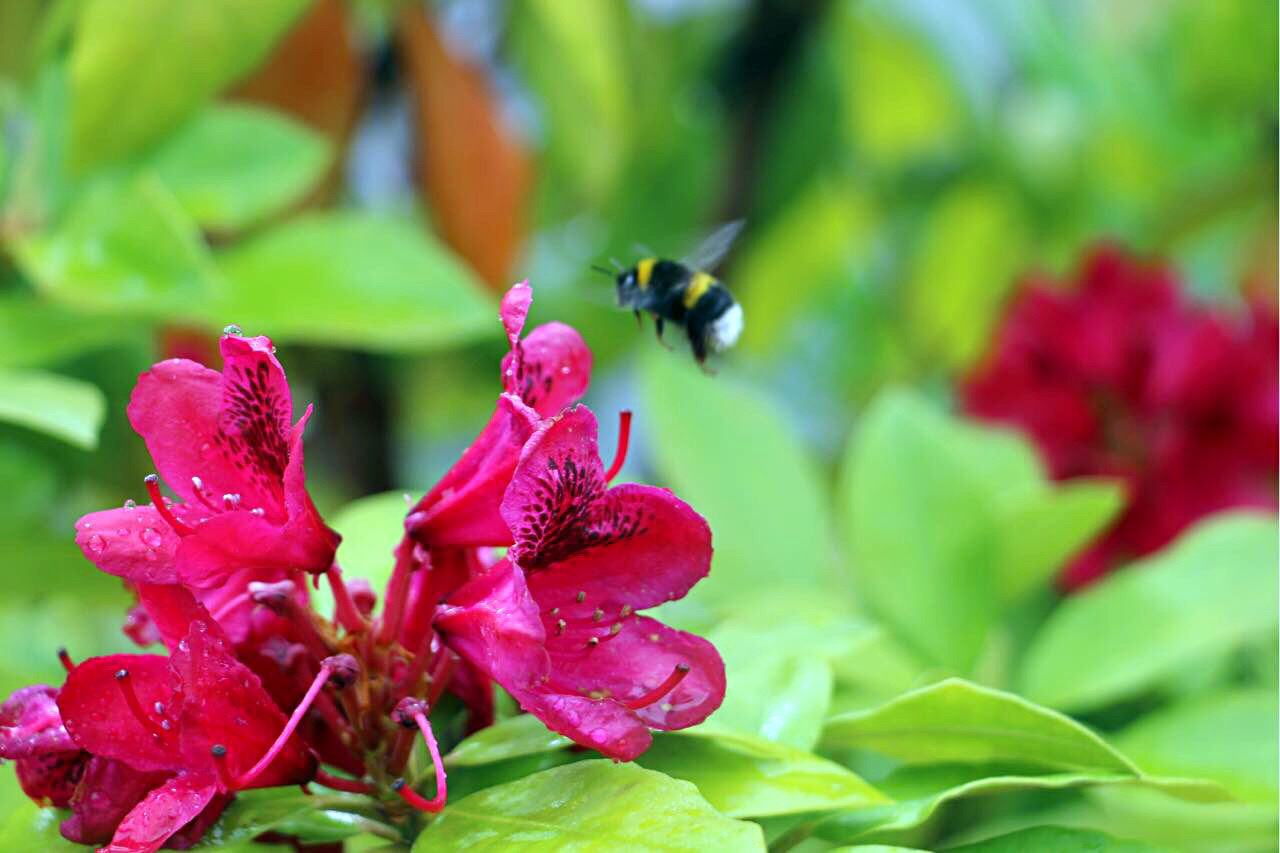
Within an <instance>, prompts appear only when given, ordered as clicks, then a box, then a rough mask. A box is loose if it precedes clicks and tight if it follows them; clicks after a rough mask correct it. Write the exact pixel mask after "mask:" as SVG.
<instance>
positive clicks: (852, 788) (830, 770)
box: [636, 730, 886, 817]
mask: <svg viewBox="0 0 1280 853" xmlns="http://www.w3.org/2000/svg"><path fill="white" fill-rule="evenodd" d="M636 763H637V764H640V765H641V766H643V767H648V768H650V769H653V770H659V771H661V772H663V773H665V774H667V775H668V776H674V777H675V778H677V779H684V780H685V781H688V782H692V783H693V784H695V785H697V786H698V790H699V791H700V792H701V793H702V796H703V797H705V798H706V800H707V802H709V803H711V805H712V806H714V807H715V808H716V809H717V810H718V811H720V812H721V813H723V814H726V815H729V816H731V817H769V816H773V815H785V814H803V813H808V812H830V811H833V810H836V809H841V808H860V807H864V806H872V805H875V804H877V803H883V802H885V801H886V799H885V797H884V795H883V794H881V793H880V792H879V791H877V790H876V789H875V788H873V787H872V786H871V785H869V784H867V783H866V782H864V781H863V780H862V778H861V777H859V776H857V775H856V774H854V773H853V772H852V771H850V770H847V769H845V768H844V767H841V766H840V765H839V764H836V763H834V762H832V761H828V760H827V759H825V758H819V757H818V756H816V755H812V754H810V753H808V752H804V751H803V750H799V749H795V748H793V747H789V746H787V745H786V744H781V743H773V742H770V741H767V740H763V739H761V738H758V737H752V736H750V735H740V734H736V733H728V732H711V731H698V730H689V731H686V732H672V733H667V734H659V735H656V736H655V737H654V739H653V746H651V747H649V749H648V751H646V752H645V753H644V754H643V755H641V756H640V757H639V758H637V759H636Z"/></svg>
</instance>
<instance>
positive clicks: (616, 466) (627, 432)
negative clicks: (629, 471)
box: [604, 409, 631, 483]
mask: <svg viewBox="0 0 1280 853" xmlns="http://www.w3.org/2000/svg"><path fill="white" fill-rule="evenodd" d="M630 441H631V412H629V411H627V410H626V409H623V410H622V411H621V412H618V449H617V452H615V453H614V454H613V464H612V465H610V466H609V471H608V473H606V474H605V475H604V481H605V482H606V483H608V482H609V481H610V480H612V479H613V478H614V477H616V476H618V472H619V471H621V470H622V466H623V463H625V462H626V461H627V445H628V443H630Z"/></svg>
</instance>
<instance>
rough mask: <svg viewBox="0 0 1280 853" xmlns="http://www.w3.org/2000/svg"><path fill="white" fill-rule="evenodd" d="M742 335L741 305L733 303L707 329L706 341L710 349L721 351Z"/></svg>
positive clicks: (734, 342)
mask: <svg viewBox="0 0 1280 853" xmlns="http://www.w3.org/2000/svg"><path fill="white" fill-rule="evenodd" d="M741 335H742V306H741V305H739V304H738V303H736V302H735V303H734V304H733V305H731V306H730V307H729V310H727V311H725V312H724V313H723V314H721V315H720V316H719V317H717V318H716V319H715V321H714V322H713V323H712V324H711V325H710V326H709V327H708V329H707V341H708V343H710V344H711V349H713V350H714V351H716V352H723V351H724V350H727V349H728V348H729V347H731V346H733V345H734V344H736V343H737V342H738V338H739V336H741Z"/></svg>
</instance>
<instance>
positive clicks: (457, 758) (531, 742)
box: [444, 714, 573, 767]
mask: <svg viewBox="0 0 1280 853" xmlns="http://www.w3.org/2000/svg"><path fill="white" fill-rule="evenodd" d="M572 743H573V741H571V740H569V738H567V737H565V736H564V735H558V734H555V733H554V732H552V731H550V730H549V729H548V728H547V727H546V726H545V725H543V723H542V721H541V720H539V719H538V718H537V717H535V716H533V715H532V714H519V715H517V716H514V717H511V718H509V719H506V720H502V721H501V722H499V723H496V724H494V725H492V726H489V727H488V728H485V729H481V730H480V731H478V732H476V733H475V734H473V735H471V736H470V737H468V738H467V739H466V740H464V741H463V742H462V743H460V744H458V745H457V746H456V747H454V748H453V751H452V752H450V753H449V754H448V755H446V756H445V757H444V761H445V764H447V765H448V766H449V767H474V766H478V765H481V764H492V763H494V762H497V761H506V760H508V759H511V758H520V757H522V756H525V755H536V754H537V753H540V752H547V751H549V750H555V749H564V748H566V747H568V746H569V745H571V744H572Z"/></svg>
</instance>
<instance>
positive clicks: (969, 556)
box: [780, 392, 999, 672]
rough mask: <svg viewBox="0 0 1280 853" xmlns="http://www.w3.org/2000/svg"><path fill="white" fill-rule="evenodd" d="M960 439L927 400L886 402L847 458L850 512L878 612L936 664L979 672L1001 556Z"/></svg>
mask: <svg viewBox="0 0 1280 853" xmlns="http://www.w3.org/2000/svg"><path fill="white" fill-rule="evenodd" d="M952 435H953V431H952V430H951V429H950V428H949V425H948V422H947V420H946V419H945V417H943V416H942V415H941V414H940V413H938V412H936V411H935V410H933V409H932V408H931V407H930V406H928V405H927V404H926V403H924V402H923V401H921V400H919V399H918V398H916V397H914V396H910V395H908V394H905V393H900V392H890V393H885V394H882V395H880V396H879V397H877V398H876V400H875V401H874V402H873V403H872V405H871V407H870V408H869V409H868V410H867V412H866V414H865V415H864V416H863V420H862V423H861V425H860V427H859V430H858V434H857V435H856V437H855V438H854V440H853V441H852V442H851V443H850V445H849V449H848V451H847V453H846V456H845V462H844V466H843V471H842V474H841V504H842V505H843V507H844V508H845V513H846V518H847V519H848V523H847V526H846V531H847V540H848V547H849V552H850V557H851V561H852V564H853V569H854V572H855V573H856V576H857V579H858V582H859V583H858V585H859V589H860V591H861V592H862V595H863V598H864V600H865V601H866V603H867V605H868V607H870V608H871V609H873V610H874V611H875V612H876V613H877V614H878V615H879V616H880V617H881V618H882V619H883V620H884V621H885V623H886V624H888V625H889V626H890V627H892V628H893V629H895V630H896V631H897V632H898V634H899V636H901V637H902V638H903V639H904V640H905V641H906V642H907V643H908V644H909V645H910V646H911V647H912V648H914V649H916V650H917V651H919V652H920V653H921V654H922V655H923V656H924V657H925V658H926V660H928V661H934V662H937V663H940V664H943V665H945V666H948V667H950V668H952V669H954V670H956V671H959V672H969V671H970V670H971V669H972V667H973V665H974V662H975V660H976V659H977V656H978V653H979V651H980V650H981V648H982V646H983V643H984V642H985V641H986V637H987V631H988V629H989V627H990V625H991V623H992V621H993V620H994V618H995V616H996V610H997V590H998V587H997V581H996V577H995V573H994V572H993V571H992V567H993V566H994V565H996V563H997V561H998V556H999V548H998V542H997V540H996V537H995V532H994V531H995V525H996V521H995V515H994V512H993V510H992V509H991V507H990V505H989V504H990V501H989V500H988V499H987V494H986V489H984V488H983V485H982V484H981V483H980V482H978V481H977V480H976V479H975V478H974V477H973V476H972V475H970V473H969V460H968V458H967V457H966V456H963V455H961V454H960V453H959V452H958V451H957V450H956V442H955V441H954V439H953V437H952ZM780 565H790V562H789V561H788V562H783V563H780Z"/></svg>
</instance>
